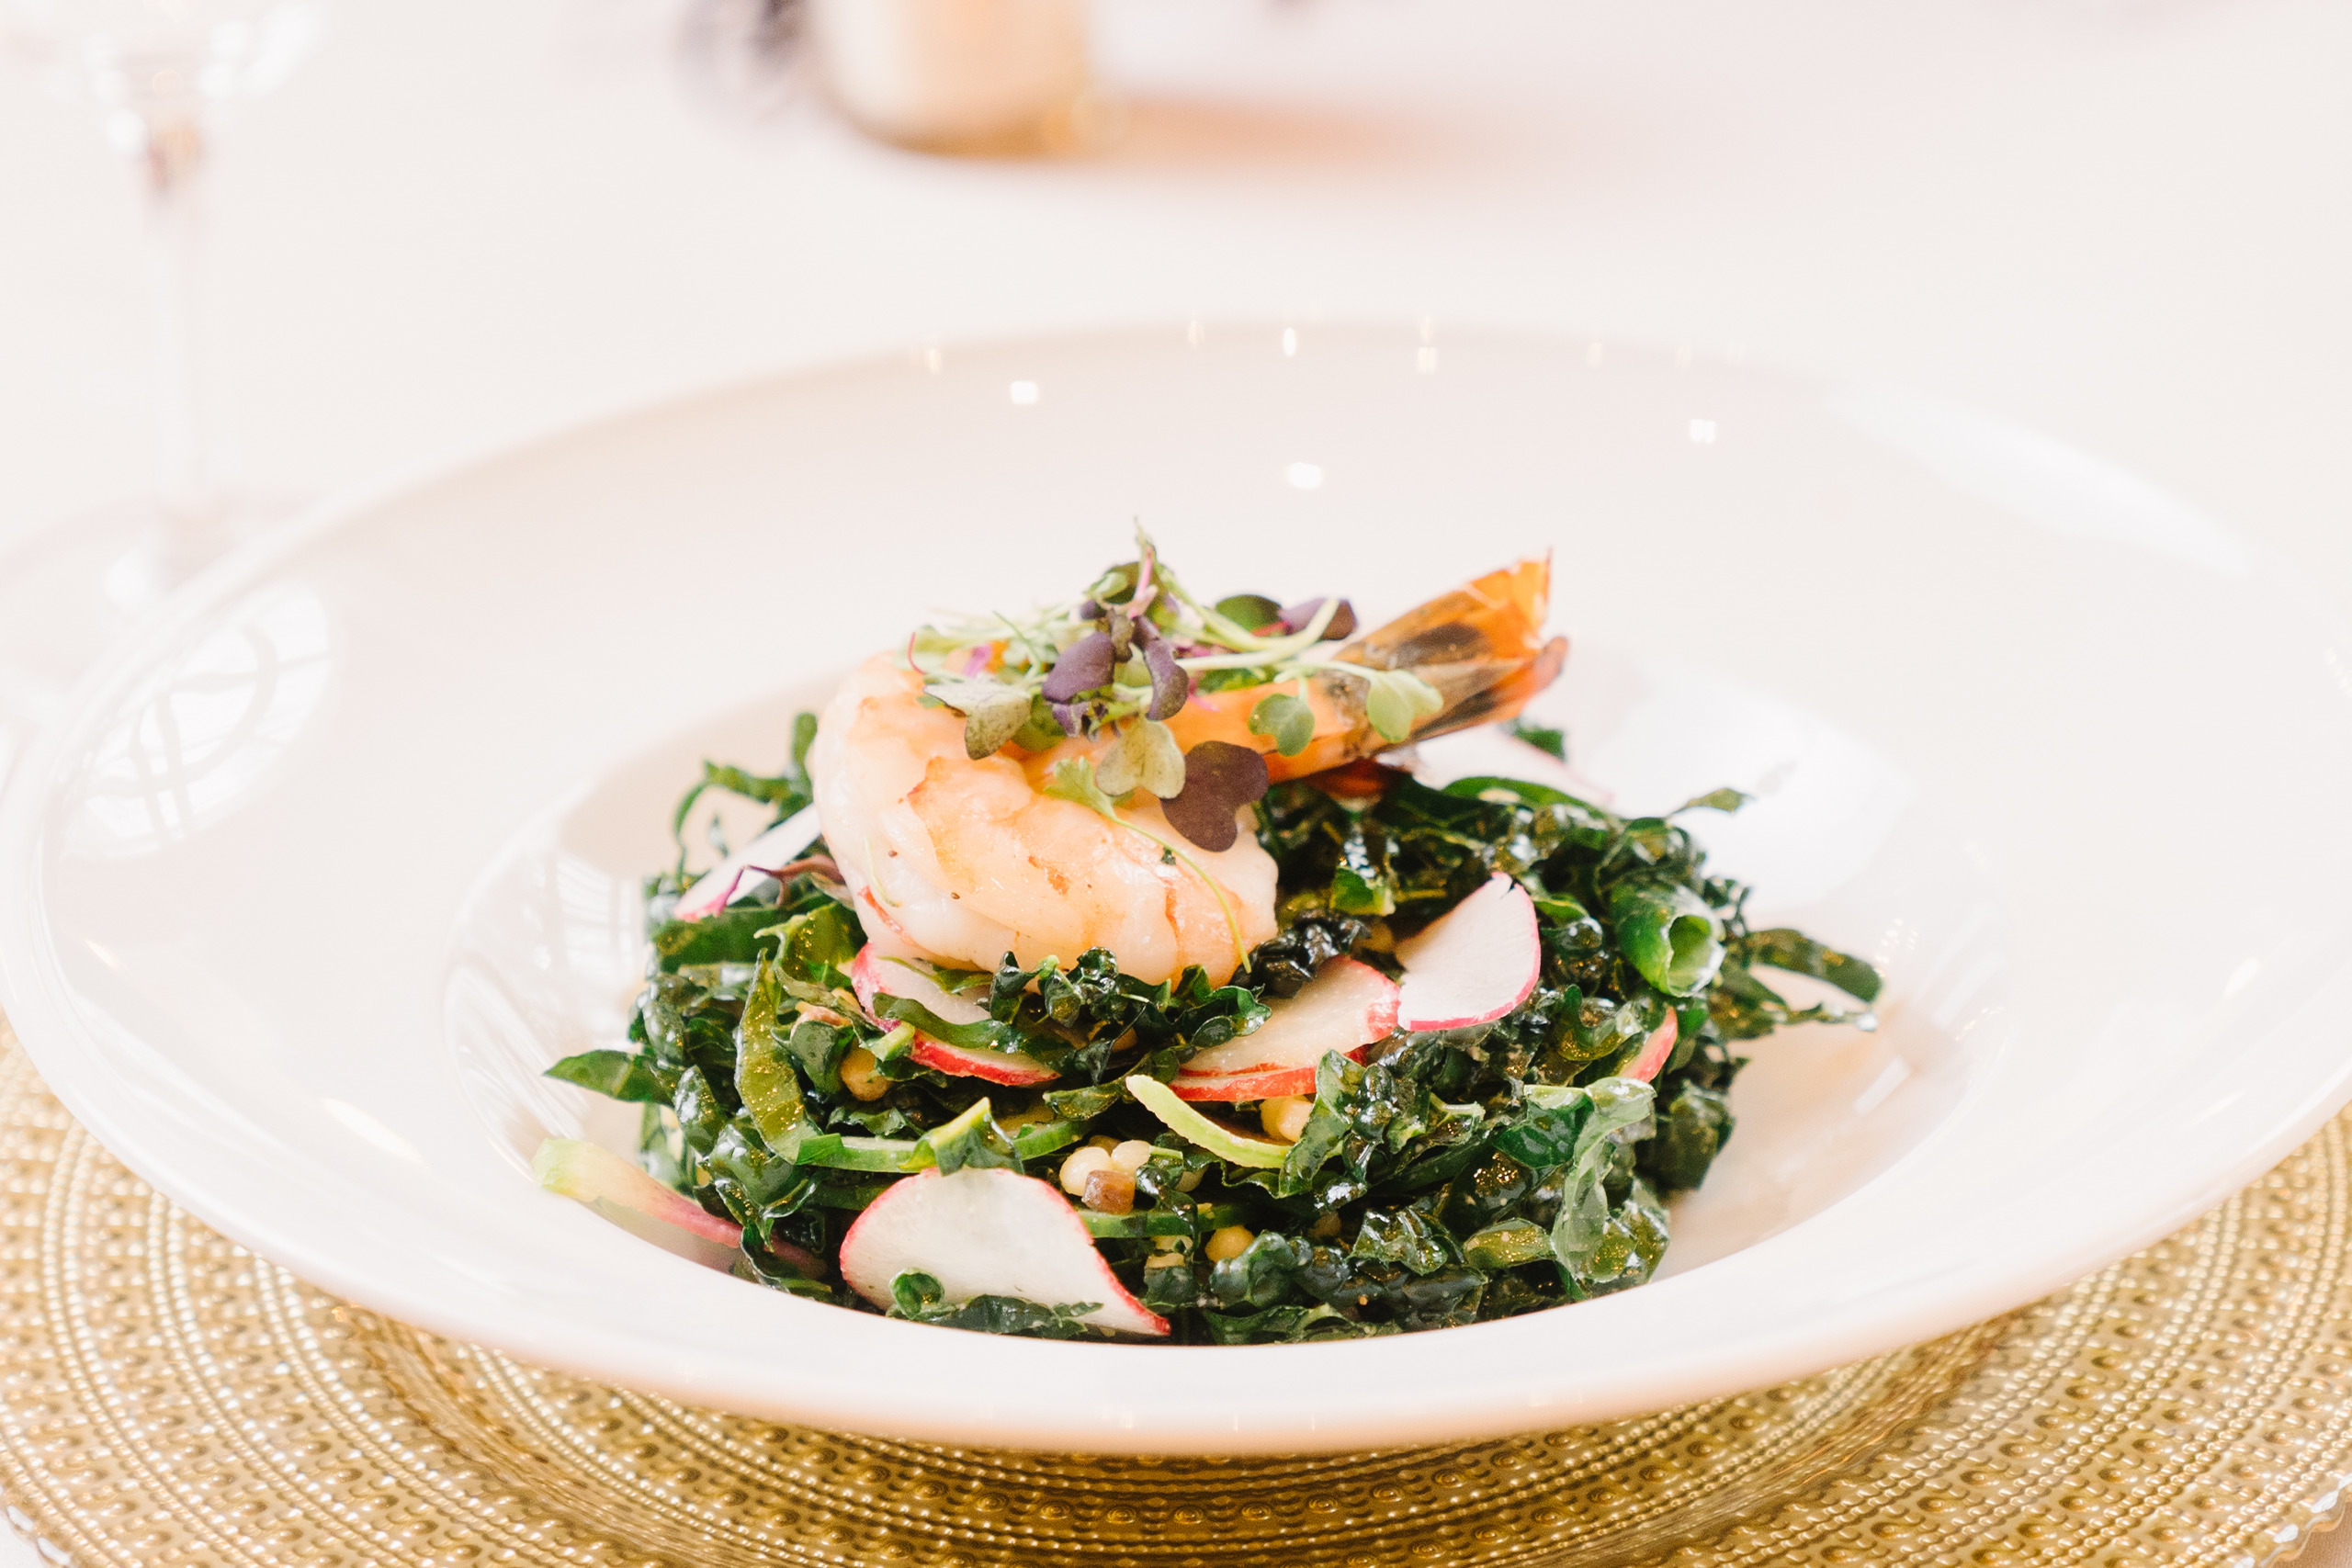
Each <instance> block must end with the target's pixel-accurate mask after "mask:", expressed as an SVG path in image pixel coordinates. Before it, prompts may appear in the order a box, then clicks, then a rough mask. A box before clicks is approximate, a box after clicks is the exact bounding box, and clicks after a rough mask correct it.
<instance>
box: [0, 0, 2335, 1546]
mask: <svg viewBox="0 0 2352 1568" xmlns="http://www.w3.org/2000/svg"><path fill="white" fill-rule="evenodd" d="M681 16H682V13H681V10H680V5H679V0H503V3H502V4H499V5H494V6H493V5H483V4H481V3H480V0H401V3H399V4H389V3H382V0H340V3H339V4H335V5H334V6H333V9H332V10H331V11H330V16H329V22H330V30H329V32H328V35H327V37H326V39H325V40H324V43H323V46H322V49H321V51H320V52H319V53H318V55H317V56H316V57H315V58H314V59H313V60H312V61H311V62H310V63H309V64H308V65H307V66H306V67H305V68H304V69H303V70H302V72H301V73H300V74H298V75H297V76H296V77H295V78H294V79H293V80H292V81H291V82H289V83H288V85H286V86H285V87H284V88H282V89H281V90H280V91H279V92H278V93H277V95H275V96H271V97H268V98H265V99H261V100H257V101H254V102H253V103H250V104H247V105H243V106H241V107H238V109H237V110H236V111H235V112H234V114H233V115H232V117H231V118H230V119H229V121H228V123H227V124H226V125H225V126H224V128H223V130H222V132H221V135H220V152H221V161H220V170H219V179H218V184H217V189H216V202H215V207H214V214H213V242H214V243H213V247H212V261H213V276H214V282H215V285H216V288H215V291H214V298H215V300H216V310H215V311H214V318H213V324H214V335H215V339H216V342H217V344H218V347H219V350H220V358H219V365H220V377H219V379H220V388H221V392H222V402H223V406H224V409H225V411H226V412H227V413H228V415H229V425H230V429H231V432H232V435H233V436H234V437H235V440H236V445H237V447H238V449H239V457H240V458H241V466H242V468H243V472H244V474H245V475H246V476H247V478H248V479H249V480H250V481H251V482H252V483H253V484H254V486H255V487H256V488H258V489H261V490H266V491H276V492H280V493H286V494H318V493H322V492H325V491H332V490H334V489H335V488H337V487H341V486H345V485H348V484H352V483H355V482H357V481H360V480H363V479H369V478H373V477H376V476H379V475H380V474H382V473H384V472H386V471H387V470H391V469H397V468H403V467H408V466H413V465H418V464H422V463H425V462H429V461H433V460H435V459H438V458H442V457H447V455H449V454H451V453H453V452H456V451H460V450H463V449H468V448H477V447H481V446H486V445H491V444H495V443H498V442H501V441H504V440H508V439H511V438H514V437H516V436H519V435H523V434H529V433H532V432H535V431H538V430H542V429H546V428H548V427H550V426H553V425H557V424H560V423H567V422H570V421H573V420H577V419H580V418H582V417H584V416H588V415H592V414H594V413H598V412H605V411H609V410H614V409H617V408H621V407H626V406H628V405H631V404H635V403H639V402H643V401H646V400H652V399H658V398H661V397H663V396H666V395H669V394H672V393H674V392H679V391H684V390H687V389H695V388H698V387H702V386H705V385H707V384H709V383H711V382H714V381H718V380H725V379H729V378H741V377H748V376H753V375H757V374H761V373H763V372H768V371H772V370H775V369H777V368H779V367H789V366H792V365H797V364H806V363H811V362H815V361H820V360H824V359H830V358H834V357H838V356H842V355H864V354H870V353H876V352H885V353H888V352H901V351H905V350H908V349H910V348H913V347H916V346H918V345H921V344H930V343H937V342H944V343H947V344H953V343H954V342H955V341H956V340H957V339H959V338H977V337H995V336H1003V335H1008V334H1015V333H1030V332H1035V331H1040V330H1046V329H1055V328H1065V327H1072V326H1081V325H1086V324H1091V323H1113V322H1117V323H1131V322H1136V321H1171V322H1172V321H1181V320H1185V319H1190V318H1193V317H1202V318H1205V319H1207V320H1208V321H1213V322H1215V321H1295V322H1298V323H1302V324H1306V323H1311V322H1313V321H1317V320H1320V319H1336V318H1344V317H1365V316H1374V317H1384V318H1407V319H1412V318H1427V319H1429V320H1431V321H1434V322H1435V323H1436V326H1437V330H1438V332H1439V333H1440V334H1441V336H1440V341H1441V342H1442V333H1444V331H1445V330H1447V329H1448V328H1449V327H1460V326H1465V325H1469V324H1473V323H1480V324H1485V323H1504V324H1515V325H1523V326H1532V327H1537V328H1542V329H1546V330H1551V331H1555V332H1559V333H1570V334H1577V335H1589V336H1595V337H1609V338H1626V339H1633V340H1637V341H1643V342H1648V343H1654V344H1666V345H1671V346H1675V347H1688V348H1689V349H1690V350H1691V352H1692V353H1693V354H1694V355H1707V356H1711V357H1715V356H1732V357H1736V358H1745V359H1747V360H1748V361H1750V362H1753V363H1758V364H1776V365H1782V366H1788V367H1795V368H1801V369H1806V370H1812V371H1815V372H1821V373H1826V374H1829V375H1833V376H1838V377H1848V378H1869V379H1874V380H1891V381H1899V382H1903V383H1906V384H1909V385H1913V386H1917V387H1919V388H1923V389H1928V390H1931V391H1934V392H1937V393H1939V394H1942V395H1944V396H1947V397H1951V398H1956V399H1960V400H1966V401H1969V402H1973V403H1976V404H1979V405H1981V406H1984V407H1986V408H1989V409H1991V410H1994V411H1996V412H2000V413H2002V414H2005V415H2007V416H2010V417H2012V418H2014V419H2017V420H2018V421H2020V422H2022V423H2028V424H2030V425H2033V426H2036V427H2038V428H2040V429H2041V430H2044V431H2046V432H2049V433H2050V434H2053V435H2056V436H2059V437H2061V438H2063V439H2064V440H2066V441H2068V442H2071V443H2073V444H2074V445H2075V446H2079V447H2081V448H2083V449H2085V450H2086V451H2089V452H2091V453H2094V454H2097V455H2098V456H2100V457H2106V458H2108V459H2111V460H2112V461H2114V462H2116V463H2119V464H2120V465H2122V466H2124V467H2126V468H2131V469H2133V470H2136V471H2138V472H2139V473H2141V474H2143V475H2144V476H2146V477H2147V478H2149V479H2153V480H2154V481H2155V482H2157V483H2159V484H2161V485H2163V486H2165V487H2166V488H2168V489H2170V490H2171V491H2175V492H2176V493H2177V495H2178V496H2180V497H2181V498H2183V499H2184V500H2186V501H2187V502H2189V503H2190V504H2193V505H2195V506H2198V507H2200V508H2202V509H2203V510H2205V511H2207V512H2209V513H2212V514H2213V515H2215V516H2217V517H2220V518H2222V520H2224V521H2225V522H2226V523H2228V524H2229V525H2232V526H2233V527H2234V528H2236V529H2238V530H2239V531H2241V532H2242V533H2244V534H2245V535H2247V536H2251V537H2253V538H2254V539H2256V540H2258V541H2261V542H2263V543H2265V544H2267V545H2269V546H2270V547H2274V548H2276V549H2278V550H2279V551H2281V552H2284V553H2286V554H2288V555H2290V556H2291V557H2294V558H2299V559H2300V560H2301V561H2302V562H2304V563H2305V564H2306V565H2307V566H2308V568H2309V570H2310V573H2311V575H2312V579H2313V580H2314V581H2317V582H2318V583H2320V584H2321V585H2322V586H2323V587H2324V589H2325V590H2326V591H2327V592H2331V593H2332V594H2333V595H2335V597H2336V598H2337V599H2338V601H2339V602H2342V601H2344V600H2346V599H2347V598H2352V526H2347V525H2352V7H2347V6H2343V5H2341V4H2328V3H2325V0H2141V3H2131V0H1909V3H1907V4H1905V5H1903V6H1884V5H1879V4H1871V3H1866V0H1776V3H1775V4H1772V5H1770V6H1758V5H1755V4H1753V3H1751V0H1640V3H1638V4H1636V3H1632V0H1303V3H1302V0H1293V3H1291V4H1287V5H1284V4H1276V3H1272V0H1103V10H1102V12H1101V14H1100V22H1101V27H1100V37H1099V40H1098V42H1099V48H1098V51H1097V52H1098V58H1099V63H1100V66H1101V71H1102V74H1103V77H1104V78H1105V79H1106V81H1107V82H1108V83H1109V84H1110V85H1112V86H1114V88H1116V89H1117V90H1118V91H1119V92H1120V93H1121V94H1123V95H1124V96H1125V97H1126V99H1127V100H1128V101H1129V103H1130V106H1131V124H1130V128H1129V130H1128V132H1127V135H1126V137H1125V140H1124V141H1123V142H1121V143H1120V144H1119V145H1118V146H1117V147H1115V148H1114V149H1113V150H1112V151H1109V152H1103V153H1101V154H1099V155H1095V156H1091V157H1088V158H1084V159H1075V160H1068V161H1058V162H997V163H984V162H967V161H946V160H936V159H928V158H923V157H919V156H914V155H910V154H907V153H903V152H895V151H891V150H889V149H887V148H883V147H879V146H876V145H874V144H871V143H869V142H866V141H862V140H860V139H859V138H858V137H856V136H855V135H854V134H853V133H851V132H849V131H847V130H843V129H842V128H841V127H839V126H838V125H836V124H835V123H833V122H832V121H831V120H830V119H829V118H826V117H825V115H824V114H823V113H822V112H821V111H820V110H819V109H817V108H816V107H813V106H810V105H807V104H805V103H804V104H803V105H802V106H801V107H797V108H794V109H788V110H786V112H784V113H782V114H781V115H774V116H769V117H767V118H759V117H756V116H753V115H752V114H749V113H748V112H747V111H746V110H745V108H744V107H743V106H742V105H741V101H740V100H732V99H727V98H725V97H723V96H720V95H718V94H716V93H714V92H713V91H712V88H711V84H710V81H709V79H708V77H707V74H706V73H701V72H699V71H698V70H697V69H696V68H695V66H694V65H693V63H692V62H691V57H690V54H689V53H688V51H684V50H682V47H681V45H680V42H679V39H680V37H681ZM140 257H141V253H140V250H139V239H138V231H137V210H136V206H135V202H134V198H133V196H132V193H131V189H130V183H129V181H128V179H127V178H126V177H125V175H124V174H123V172H122V171H121V169H120V168H119V167H118V166H117V164H116V162H115V160H114V157H113V155H112V153H111V152H109V151H108V150H107V148H106V146H105V145H104V144H103V142H102V141H101V140H100V139H99V137H98V135H97V133H96V130H95V129H94V127H93V125H92V123H91V122H90V121H89V120H88V119H86V118H85V116H84V115H83V113H81V112H80V111H76V110H74V109H72V108H68V107H63V106H61V105H59V104H56V103H53V102H51V101H50V100H49V99H47V98H46V97H44V96H41V95H40V93H39V92H38V91H37V90H36V89H35V88H34V87H33V86H32V85H30V83H29V82H28V80H27V78H25V77H24V76H23V75H22V74H17V75H13V76H11V75H0V542H5V541H6V539H8V538H13V537H17V536H22V535H24V534H26V533H28V532H29V531H30V530H32V529H34V528H36V527H39V526H41V525H47V524H49V523H51V522H53V521H55V520H57V519H59V518H62V517H63V516H66V515H68V514H70V513H73V512H74V510H76V509H77V508H81V507H85V506H90V505H93V504H96V503H98V502H105V501H107V500H111V499H116V498H119V497H121V496H123V495H126V494H128V493H130V492H132V491H137V490H138V489H139V488H140V486H141V484H142V483H143V480H144V474H145V467H144V465H145V461H146V453H147V449H148V448H147V425H146V413H145V397H146V388H147V370H146V353H147V344H146V333H145V321H144V317H143V314H142V296H141V273H140V265H141V260H140ZM2249 804H2252V803H2249ZM0 1539H5V1538H0ZM2305 1561H2306V1562H2321V1563H2325V1564H2335V1565H2339V1568H2340V1565H2345V1564H2352V1542H2346V1543H2345V1544H2344V1545H2341V1546H2339V1544H2338V1542H2337V1540H2335V1539H2329V1540H2324V1541H2323V1543H2322V1544H2321V1545H2320V1546H2318V1547H2316V1548H2315V1549H2314V1551H2312V1553H2310V1554H2309V1555H2307V1556H2306V1558H2305Z"/></svg>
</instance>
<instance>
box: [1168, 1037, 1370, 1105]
mask: <svg viewBox="0 0 2352 1568" xmlns="http://www.w3.org/2000/svg"><path fill="white" fill-rule="evenodd" d="M1340 1055H1343V1056H1345V1057H1347V1059H1348V1060H1350V1061H1351V1062H1353V1061H1358V1060H1361V1059H1362V1057H1363V1046H1361V1045H1359V1046H1357V1047H1356V1048H1355V1049H1354V1050H1352V1051H1343V1052H1341V1053H1340ZM1316 1060H1317V1061H1320V1060H1322V1058H1321V1057H1319V1056H1318V1057H1317V1058H1316ZM1168 1087H1169V1088H1170V1089H1173V1090H1175V1091H1176V1098H1177V1099H1179V1100H1200V1101H1203V1102H1204V1103H1208V1102H1215V1103H1217V1104H1223V1105H1238V1104H1239V1103H1240V1102H1241V1101H1243V1100H1280V1099H1282V1098H1283V1096H1285V1095H1292V1094H1313V1093H1314V1092H1315V1069H1314V1068H1313V1067H1272V1068H1269V1069H1267V1070H1265V1071H1262V1072H1255V1073H1226V1074H1224V1075H1222V1076H1220V1077H1192V1076H1191V1075H1190V1074H1186V1073H1179V1074H1177V1075H1176V1077H1174V1078H1173V1079H1172V1080H1171V1081H1170V1083H1169V1085H1168Z"/></svg>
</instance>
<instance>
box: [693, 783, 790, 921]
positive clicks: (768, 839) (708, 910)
mask: <svg viewBox="0 0 2352 1568" xmlns="http://www.w3.org/2000/svg"><path fill="white" fill-rule="evenodd" d="M824 830H825V829H824V824H822V823H820V822H819V821H818V820H817V808H816V807H813V806H808V807H802V808H801V809H799V810H798V811H796V812H794V813H793V814H792V815H791V816H789V817H787V818H785V819H784V820H783V821H781V822H779V823H777V824H776V825H775V827H773V828H771V829H768V830H767V831H766V832H764V833H762V834H761V835H760V836H759V837H758V838H756V839H753V840H752V841H751V842H750V843H748V844H745V845H744V846H743V847H742V848H741V849H740V850H737V851H736V852H734V853H733V854H731V855H729V856H728V857H727V858H726V859H725V860H723V861H720V862H719V863H718V864H717V865H715V866H712V867H711V868H710V869H709V870H708V871H707V872H705V873H703V874H702V875H701V876H699V877H697V878H696V879H695V885H694V886H692V887H689V888H687V889H686V890H685V891H684V893H682V894H680V895H679V896H678V904H677V908H674V909H673V910H671V911H670V918H671V919H673V920H699V919H703V918H704V917H705V916H707V915H715V914H717V913H718V911H719V910H721V909H724V908H727V901H728V900H729V898H732V897H735V889H736V887H737V886H740V885H741V882H742V880H743V878H744V877H745V876H747V875H749V874H751V873H752V872H754V871H775V870H776V869H778V868H779V867H782V866H785V865H787V864H789V863H791V861H792V859H793V857H794V856H796V855H797V854H798V853H799V852H801V851H803V850H805V849H807V848H808V847H809V845H810V844H813V843H815V842H816V841H817V835H818V834H820V833H821V832H823V831H824Z"/></svg>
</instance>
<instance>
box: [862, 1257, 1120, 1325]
mask: <svg viewBox="0 0 2352 1568" xmlns="http://www.w3.org/2000/svg"><path fill="white" fill-rule="evenodd" d="M946 1294H947V1292H945V1290H944V1289H943V1288H942V1287H941V1285H940V1283H939V1281H938V1280H935V1279H933V1277H932V1276H930V1275H929V1274H924V1273H921V1272H918V1271H916V1270H914V1269H909V1270H907V1271H906V1272H905V1273H903V1274H901V1275H899V1277H898V1278H897V1279H895V1280H891V1281H890V1315H891V1316H892V1317H901V1318H905V1319H907V1320H909V1321H910V1322H913V1323H932V1324H937V1325H940V1326H942V1327H944V1328H967V1329H970V1330H972V1331H974V1332H975V1333H979V1334H1011V1335H1015V1336H1018V1337H1022V1338H1027V1339H1107V1338H1110V1337H1112V1336H1111V1331H1110V1330H1108V1329H1104V1328H1097V1327H1095V1326H1094V1325H1091V1324H1089V1323H1084V1322H1081V1321H1080V1319H1082V1318H1084V1317H1085V1316H1086V1314H1088V1313H1091V1312H1096V1311H1099V1310H1101V1308H1102V1305H1103V1303H1101V1302H1069V1303H1063V1304H1061V1305H1058V1306H1039V1305H1038V1304H1037V1303H1035V1302H1029V1301H1023V1300H1022V1299H1021V1298H1020V1297H1018V1296H974V1297H972V1298H971V1299H970V1300H969V1301H963V1302H954V1303H951V1302H949V1301H948V1300H947V1299H946Z"/></svg>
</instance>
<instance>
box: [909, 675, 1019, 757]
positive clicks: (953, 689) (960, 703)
mask: <svg viewBox="0 0 2352 1568" xmlns="http://www.w3.org/2000/svg"><path fill="white" fill-rule="evenodd" d="M923 691H924V694H926V695H928V696H933V697H936V698H938V699H939V701H940V702H941V703H942V704H943V705H945V706H947V707H950V708H953V709H955V710H956V712H957V713H960V714H962V715H963V716H964V753H965V755H966V756H967V757H969V758H971V759H972V760H973V761H979V760H980V759H981V758H983V757H993V756H994V755H996V753H997V751H998V750H1000V749H1001V748H1002V747H1003V745H1004V743H1005V742H1006V741H1008V740H1011V739H1012V738H1013V737H1014V736H1016V735H1018V734H1020V733H1021V730H1022V728H1023V726H1025V725H1026V724H1027V723H1028V722H1029V708H1030V694H1028V693H1027V692H1023V691H1020V690H1017V689H1015V688H1013V687H1012V686H1007V685H1002V684H1001V683H999V682H994V681H942V682H936V683H934V684H933V685H929V686H926V687H924V688H923Z"/></svg>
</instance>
